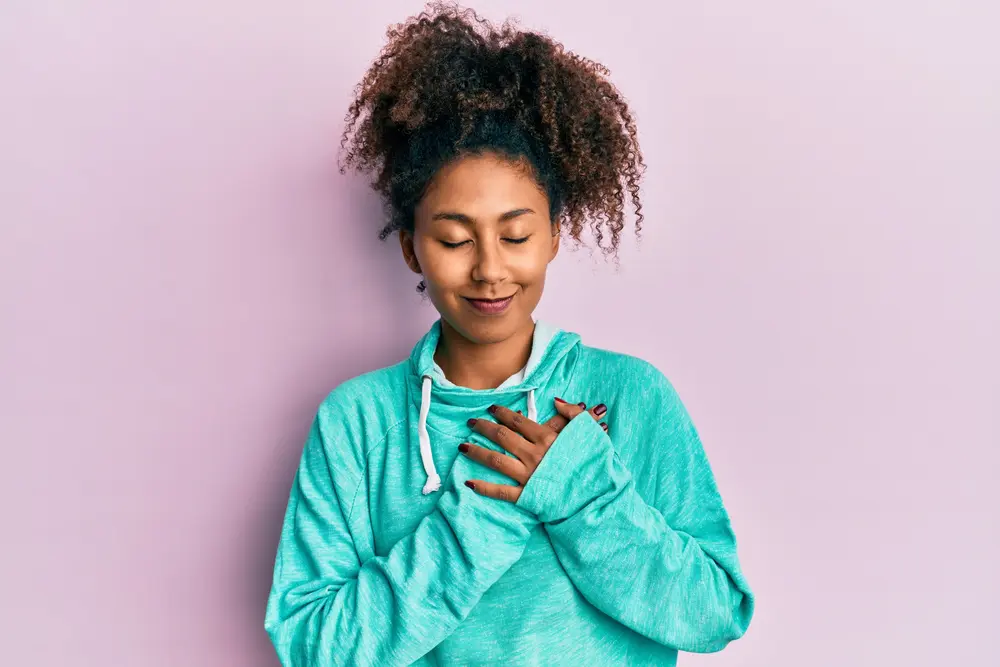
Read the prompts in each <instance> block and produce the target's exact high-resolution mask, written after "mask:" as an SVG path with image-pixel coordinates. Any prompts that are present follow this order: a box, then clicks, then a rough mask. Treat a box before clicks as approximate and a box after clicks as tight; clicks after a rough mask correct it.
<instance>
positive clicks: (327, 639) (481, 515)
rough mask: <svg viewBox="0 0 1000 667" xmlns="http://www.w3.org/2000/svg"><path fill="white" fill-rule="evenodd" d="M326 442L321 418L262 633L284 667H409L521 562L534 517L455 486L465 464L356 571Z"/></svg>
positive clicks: (309, 444)
mask: <svg viewBox="0 0 1000 667" xmlns="http://www.w3.org/2000/svg"><path fill="white" fill-rule="evenodd" d="M325 439H326V438H325V437H324V434H323V429H322V428H321V427H320V423H319V420H318V418H317V420H316V421H314V422H313V425H312V428H311V429H310V433H309V437H308V439H307V441H306V444H305V448H304V451H303V454H302V458H301V462H300V464H299V467H298V470H297V472H296V475H295V480H294V482H293V485H292V490H291V495H290V499H289V502H288V507H287V510H286V513H285V519H284V525H283V527H282V532H281V537H280V540H279V545H278V551H277V556H276V559H275V566H274V579H273V583H272V588H271V592H270V595H269V597H268V602H267V610H266V615H265V623H264V625H265V629H266V630H267V633H268V635H269V636H270V638H271V641H272V643H273V644H274V647H275V650H276V651H277V654H278V657H279V659H280V660H281V663H282V665H284V666H285V667H293V666H294V667H327V666H332V665H378V666H382V665H397V664H399V665H402V664H410V663H411V662H414V661H415V660H417V659H419V658H420V657H421V656H422V655H424V654H426V653H428V652H429V651H430V650H431V649H433V648H434V647H435V646H436V645H437V644H439V643H440V642H441V641H443V640H444V639H445V638H447V636H448V635H449V634H451V633H452V632H453V631H454V630H455V628H457V627H458V625H459V624H460V623H461V622H462V621H463V620H464V619H465V618H466V617H467V616H468V614H469V613H470V612H471V610H472V608H473V607H474V606H475V605H476V603H477V602H478V601H479V599H480V598H481V597H482V595H483V593H485V592H486V590H487V589H488V588H489V587H490V586H491V585H492V584H493V583H494V582H496V581H497V580H498V579H499V578H500V577H501V575H502V574H503V573H504V572H505V571H506V570H507V569H508V568H509V567H510V566H511V565H513V564H514V562H516V561H517V559H518V558H520V556H521V553H522V552H523V551H524V547H525V545H526V544H527V541H528V537H529V534H530V532H531V529H532V528H533V527H535V526H537V525H538V521H537V518H535V517H534V516H533V515H532V514H530V513H528V512H525V511H524V510H522V509H519V508H516V507H515V506H514V505H513V504H511V503H503V504H502V505H507V507H500V505H501V503H496V502H495V501H494V502H493V503H492V504H488V503H485V502H483V500H488V499H483V498H480V497H478V496H476V494H475V493H474V492H473V491H472V490H471V489H467V488H466V487H465V486H463V485H462V484H461V482H459V483H458V484H456V483H455V482H456V479H458V480H465V479H468V478H469V477H470V476H471V470H469V468H470V467H471V462H466V461H464V460H463V459H464V457H458V459H457V460H456V462H455V465H454V466H453V467H452V470H451V472H450V473H449V475H448V477H447V478H446V479H444V480H442V491H441V493H442V495H441V497H440V498H439V499H438V503H437V505H436V506H435V508H434V510H433V511H432V512H431V513H430V514H428V515H427V516H425V517H424V518H423V519H422V520H421V521H420V523H419V524H418V525H417V528H416V529H415V531H414V532H413V533H411V534H410V535H408V536H406V537H404V538H403V539H401V540H399V541H398V542H397V543H396V544H395V545H393V547H392V548H391V549H390V551H389V553H388V554H387V555H386V556H377V557H372V558H369V559H368V560H366V561H365V562H364V563H361V562H360V559H359V557H358V553H357V550H356V549H355V546H354V542H353V538H352V536H351V531H350V530H349V525H350V523H351V512H350V511H349V510H348V511H347V512H346V515H345V511H344V510H343V509H342V508H343V507H344V504H343V503H342V502H341V501H343V500H344V498H338V495H337V491H336V488H337V487H336V486H335V485H334V483H333V477H332V475H331V463H332V462H331V460H330V458H329V457H328V455H327V452H328V451H329V450H328V448H327V447H326V443H325V442H324V441H325ZM497 474H498V475H499V473H497ZM351 486H352V487H353V488H357V485H356V484H352V485H351ZM352 495H354V494H353V493H352ZM348 500H350V499H348ZM348 506H349V505H348Z"/></svg>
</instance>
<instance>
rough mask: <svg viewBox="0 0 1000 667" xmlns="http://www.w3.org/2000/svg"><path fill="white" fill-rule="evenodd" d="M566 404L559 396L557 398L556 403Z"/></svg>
mask: <svg viewBox="0 0 1000 667" xmlns="http://www.w3.org/2000/svg"><path fill="white" fill-rule="evenodd" d="M565 402H566V401H564V400H562V399H561V398H559V397H558V396H556V403H565Z"/></svg>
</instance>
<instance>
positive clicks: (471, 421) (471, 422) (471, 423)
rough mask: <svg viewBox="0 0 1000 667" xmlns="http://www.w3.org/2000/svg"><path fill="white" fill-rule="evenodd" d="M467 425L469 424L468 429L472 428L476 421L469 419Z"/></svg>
mask: <svg viewBox="0 0 1000 667" xmlns="http://www.w3.org/2000/svg"><path fill="white" fill-rule="evenodd" d="M468 423H469V428H472V427H473V426H475V425H476V420H475V419H470V420H469V422H468Z"/></svg>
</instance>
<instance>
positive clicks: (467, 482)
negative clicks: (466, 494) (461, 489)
mask: <svg viewBox="0 0 1000 667" xmlns="http://www.w3.org/2000/svg"><path fill="white" fill-rule="evenodd" d="M465 485H466V486H467V487H469V488H470V489H472V490H473V491H475V490H476V485H475V484H473V483H472V482H469V481H466V482H465Z"/></svg>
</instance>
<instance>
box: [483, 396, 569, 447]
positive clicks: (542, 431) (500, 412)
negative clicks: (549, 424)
mask: <svg viewBox="0 0 1000 667" xmlns="http://www.w3.org/2000/svg"><path fill="white" fill-rule="evenodd" d="M487 412H489V413H490V414H491V415H493V418H494V419H496V420H497V421H498V422H500V423H501V424H503V425H504V426H508V427H510V428H511V429H513V430H514V431H517V432H518V433H520V434H521V435H522V436H524V438H525V439H526V440H528V441H529V442H533V443H535V444H536V445H549V444H551V443H552V440H553V438H552V431H551V429H547V428H545V427H544V426H542V425H541V424H539V423H538V422H536V421H533V420H531V419H528V418H527V417H525V416H524V415H519V414H518V413H516V412H514V411H512V410H510V409H508V408H505V407H503V406H500V405H491V406H490V407H489V409H488V410H487ZM515 456H517V454H515Z"/></svg>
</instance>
